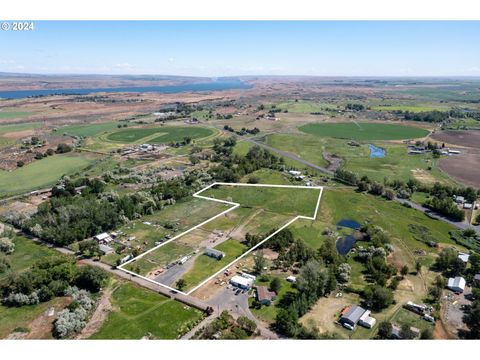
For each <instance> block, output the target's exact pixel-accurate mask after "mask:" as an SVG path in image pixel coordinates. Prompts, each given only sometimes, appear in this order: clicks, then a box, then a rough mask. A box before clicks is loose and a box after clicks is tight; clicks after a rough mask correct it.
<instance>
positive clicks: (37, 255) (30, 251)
mask: <svg viewBox="0 0 480 360" xmlns="http://www.w3.org/2000/svg"><path fill="white" fill-rule="evenodd" d="M14 243H15V251H14V252H13V253H11V254H9V255H6V257H7V259H8V260H9V262H10V266H11V267H10V269H9V270H7V271H6V272H4V273H3V274H0V280H2V279H4V278H6V277H7V276H8V275H9V274H18V273H20V272H22V271H23V270H26V269H28V268H29V267H30V266H32V265H33V264H34V263H35V262H37V261H39V260H41V259H43V258H46V257H48V256H51V255H57V254H58V253H57V252H56V251H54V250H52V249H50V248H48V247H47V246H45V245H40V244H37V243H34V242H33V241H32V240H29V239H27V238H25V237H23V236H16V237H15V239H14Z"/></svg>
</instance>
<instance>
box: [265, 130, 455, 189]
mask: <svg viewBox="0 0 480 360" xmlns="http://www.w3.org/2000/svg"><path fill="white" fill-rule="evenodd" d="M266 142H267V144H268V145H270V146H273V147H275V148H277V149H280V150H283V151H288V152H290V153H293V154H296V155H299V156H301V157H302V158H303V159H305V160H307V161H310V162H312V163H314V164H317V165H320V166H326V161H325V159H324V158H323V156H322V154H323V152H328V153H330V154H335V155H337V156H339V157H341V158H342V159H343V160H344V162H343V164H342V168H343V169H345V170H349V171H353V172H355V173H357V174H359V175H367V176H368V177H369V178H371V179H373V180H376V181H380V182H383V179H384V178H385V177H387V178H389V179H399V180H408V179H411V178H414V177H415V176H417V177H418V180H420V181H422V182H434V181H440V182H443V183H453V181H452V180H451V179H450V178H449V177H448V176H447V175H446V174H445V173H443V172H442V171H440V170H439V169H438V166H437V165H438V160H436V159H433V158H432V155H431V154H429V153H427V154H422V155H408V154H407V149H406V147H405V145H403V144H395V143H391V142H380V141H372V142H371V143H373V144H374V145H376V146H378V147H382V148H384V149H385V150H386V156H385V157H384V158H374V159H371V158H370V149H369V147H368V145H367V144H361V145H360V146H359V147H356V146H349V145H348V140H343V139H333V138H321V137H316V136H314V135H307V134H305V135H297V134H289V135H287V134H272V135H268V136H267V138H266ZM429 167H431V169H430V170H429ZM420 176H422V177H423V178H421V177H420Z"/></svg>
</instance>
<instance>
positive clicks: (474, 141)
mask: <svg viewBox="0 0 480 360" xmlns="http://www.w3.org/2000/svg"><path fill="white" fill-rule="evenodd" d="M432 139H434V140H437V141H441V142H444V143H447V144H452V145H458V146H464V147H471V148H477V149H480V131H474V130H469V131H442V132H437V133H435V134H433V135H432Z"/></svg>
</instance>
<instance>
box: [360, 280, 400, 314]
mask: <svg viewBox="0 0 480 360" xmlns="http://www.w3.org/2000/svg"><path fill="white" fill-rule="evenodd" d="M363 297H364V299H365V303H366V304H367V306H368V307H370V308H372V309H373V310H375V311H380V310H383V309H385V308H387V307H389V306H390V305H391V304H392V303H393V292H392V290H390V289H388V288H385V287H382V286H379V285H372V286H369V287H367V288H365V290H364V291H363Z"/></svg>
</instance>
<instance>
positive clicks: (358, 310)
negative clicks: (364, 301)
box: [339, 305, 365, 329]
mask: <svg viewBox="0 0 480 360" xmlns="http://www.w3.org/2000/svg"><path fill="white" fill-rule="evenodd" d="M364 313H365V309H364V308H362V307H360V306H358V305H351V306H349V307H347V308H345V309H344V310H343V311H342V315H341V316H340V320H339V322H340V324H342V325H345V324H347V325H348V326H350V327H352V329H354V328H355V327H356V326H357V323H358V321H359V320H360V318H361V317H362V315H363V314H364Z"/></svg>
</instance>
